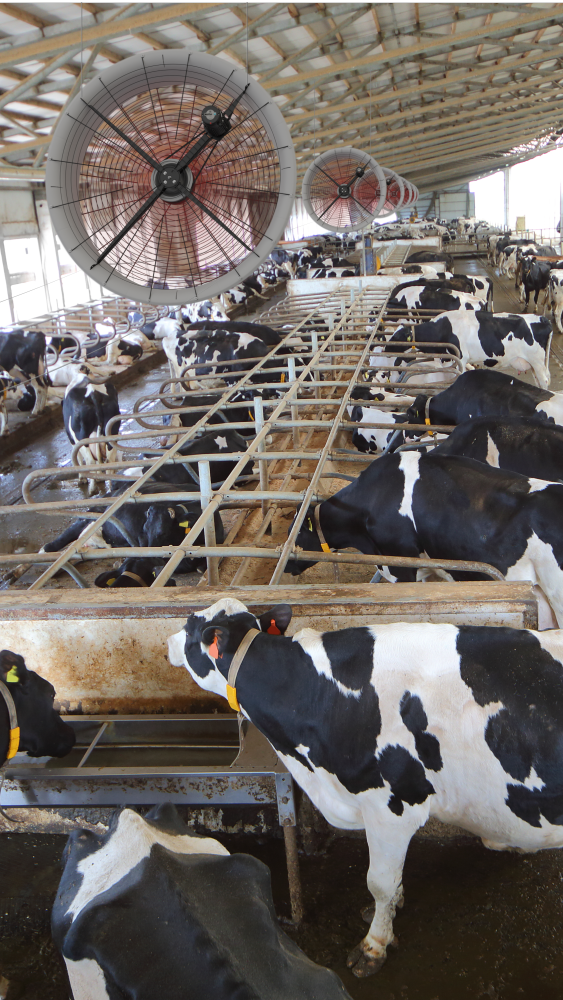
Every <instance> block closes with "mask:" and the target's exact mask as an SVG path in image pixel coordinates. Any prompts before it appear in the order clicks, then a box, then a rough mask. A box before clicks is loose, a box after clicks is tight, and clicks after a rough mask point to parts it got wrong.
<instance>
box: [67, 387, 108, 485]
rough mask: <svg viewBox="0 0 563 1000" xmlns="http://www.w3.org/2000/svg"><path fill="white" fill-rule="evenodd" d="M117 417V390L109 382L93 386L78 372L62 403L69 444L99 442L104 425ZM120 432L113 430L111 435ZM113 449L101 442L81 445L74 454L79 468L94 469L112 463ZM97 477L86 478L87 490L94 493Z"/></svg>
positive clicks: (98, 478) (98, 479)
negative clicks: (92, 439) (89, 467)
mask: <svg viewBox="0 0 563 1000" xmlns="http://www.w3.org/2000/svg"><path fill="white" fill-rule="evenodd" d="M118 415H119V400H118V398H117V390H116V388H115V386H114V385H112V383H111V382H99V383H97V384H96V385H94V384H93V383H92V382H90V381H89V380H88V376H87V375H84V374H82V373H81V372H79V373H78V374H77V377H76V379H75V380H74V381H72V382H71V383H70V385H69V386H68V387H67V390H66V392H65V395H64V399H63V420H64V424H65V431H66V433H67V437H68V439H69V441H70V443H71V444H73V445H74V444H77V443H78V441H83V440H85V439H87V438H99V437H101V436H102V435H103V434H105V429H106V424H107V422H108V420H110V419H111V417H116V416H118ZM118 430H119V425H117V426H116V427H115V431H114V433H117V432H118ZM113 451H114V449H113V448H108V446H107V445H106V444H105V443H103V442H95V443H93V444H91V445H88V444H84V445H82V446H81V447H80V448H79V450H78V452H77V460H78V464H79V465H85V466H88V465H96V464H100V463H102V462H111V461H112V457H111V456H112V454H113ZM100 481H101V482H103V479H101V478H100V474H99V473H98V475H97V477H88V490H89V492H90V494H91V493H93V492H94V490H95V489H96V485H97V483H98V482H100Z"/></svg>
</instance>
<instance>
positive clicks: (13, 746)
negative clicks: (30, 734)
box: [6, 726, 20, 760]
mask: <svg viewBox="0 0 563 1000" xmlns="http://www.w3.org/2000/svg"><path fill="white" fill-rule="evenodd" d="M19 746H20V727H19V726H18V727H17V728H16V729H10V742H9V743H8V753H7V755H6V760H11V759H12V757H15V756H16V754H17V752H18V750H19Z"/></svg>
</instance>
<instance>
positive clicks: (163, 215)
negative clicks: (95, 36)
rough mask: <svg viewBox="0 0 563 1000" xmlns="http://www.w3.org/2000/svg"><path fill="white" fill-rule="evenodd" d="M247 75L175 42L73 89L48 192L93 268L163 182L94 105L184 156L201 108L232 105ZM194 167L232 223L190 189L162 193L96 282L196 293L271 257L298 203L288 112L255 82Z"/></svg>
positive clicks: (142, 138) (86, 265)
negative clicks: (180, 194) (184, 193)
mask: <svg viewBox="0 0 563 1000" xmlns="http://www.w3.org/2000/svg"><path fill="white" fill-rule="evenodd" d="M116 70H117V72H116ZM247 82H249V81H248V78H247V76H246V73H244V72H243V71H242V70H237V69H233V67H232V66H231V65H230V64H229V63H227V62H225V61H224V60H221V59H217V58H214V57H211V56H205V55H202V54H197V55H196V56H194V55H188V54H181V55H180V54H178V52H176V51H174V50H170V51H165V52H158V53H148V54H145V55H143V56H133V57H131V58H130V59H127V60H125V61H124V62H122V63H120V64H118V65H117V66H114V67H112V68H111V70H108V71H107V72H105V73H103V74H102V75H101V76H100V77H98V78H97V79H96V80H94V81H92V83H90V84H88V86H87V87H86V88H84V91H83V93H82V95H79V96H78V97H77V98H75V100H74V101H73V102H72V104H71V106H70V107H69V109H68V113H67V114H66V115H65V116H63V121H62V122H61V125H60V126H58V128H57V131H56V133H55V137H54V139H53V141H52V146H51V157H50V161H49V166H48V176H47V191H48V198H49V205H50V208H51V213H52V216H53V221H54V224H55V228H56V229H57V232H58V233H59V236H60V237H61V240H62V242H63V244H64V245H65V247H66V249H67V250H68V251H69V253H70V254H71V256H73V258H74V259H75V260H76V261H77V263H79V264H80V266H81V267H82V268H83V269H84V270H86V271H90V270H91V268H92V265H93V264H94V265H95V261H96V260H97V257H98V256H99V254H100V253H101V252H102V251H103V250H104V249H105V248H106V247H107V246H108V244H109V243H110V242H111V240H112V239H113V238H114V237H115V236H116V234H117V233H118V232H119V231H120V230H121V229H122V228H123V227H124V226H125V224H126V223H127V222H129V220H130V219H131V218H132V217H133V215H134V214H135V213H136V212H137V210H138V209H139V208H140V207H141V206H142V205H143V204H144V202H146V200H147V199H148V198H149V197H150V196H151V195H152V194H153V191H154V189H155V187H156V185H157V182H156V179H155V170H154V168H153V167H152V166H151V164H150V163H149V162H147V161H146V160H145V159H143V157H142V156H141V155H140V154H139V153H138V152H137V151H135V149H134V148H132V147H131V146H130V145H129V144H128V143H127V142H126V141H125V140H124V139H123V138H121V137H120V136H119V134H118V133H117V132H115V131H114V129H113V128H112V125H110V124H107V123H106V122H104V121H103V120H102V119H101V118H100V117H99V116H98V115H97V114H96V111H95V110H91V109H90V108H89V107H88V106H87V105H88V104H89V105H92V106H93V108H95V109H97V110H99V111H101V112H102V113H103V114H104V115H105V117H106V118H107V119H109V121H110V122H111V123H112V124H113V125H116V126H117V127H118V128H119V129H121V131H122V132H124V133H125V134H126V135H128V136H129V137H130V138H131V139H133V140H134V141H135V142H136V143H137V145H138V146H139V147H140V148H141V149H142V150H144V151H145V152H146V153H147V154H149V155H150V156H151V157H152V158H153V160H156V161H157V162H158V163H159V164H162V163H164V162H165V161H167V160H170V161H172V162H174V161H176V162H177V161H178V160H179V159H181V157H182V156H183V155H184V153H185V152H186V151H187V150H189V149H191V148H192V146H193V145H194V142H195V141H197V139H198V138H199V137H200V136H201V135H202V134H204V130H203V126H202V118H201V112H202V110H203V109H204V108H205V107H207V106H209V105H215V106H217V107H219V108H221V110H222V111H225V110H226V109H227V107H228V106H229V104H230V103H231V101H232V100H233V98H235V97H238V96H239V95H240V94H241V92H242V91H243V90H244V87H245V86H246V85H247ZM85 102H87V103H85ZM292 168H293V169H292ZM190 172H191V175H190ZM187 176H188V177H189V179H190V184H191V191H192V192H193V194H194V195H196V196H197V198H198V199H199V200H200V201H201V202H202V203H203V204H204V205H205V206H206V207H207V208H208V209H209V210H210V211H211V212H212V213H213V214H214V215H215V216H216V217H217V218H218V219H219V220H221V222H223V223H224V225H226V226H227V227H228V228H229V230H230V231H231V232H230V233H229V232H226V231H225V229H224V228H223V227H222V226H221V225H220V224H219V223H218V222H217V221H216V220H214V219H212V218H211V217H210V216H209V215H208V214H207V213H206V212H205V211H204V210H203V209H202V208H200V207H199V206H198V205H197V204H195V203H194V202H193V201H191V200H190V199H189V198H180V200H178V201H172V200H164V199H162V198H158V200H156V201H155V202H154V203H153V205H152V206H151V207H150V208H149V209H148V210H147V211H146V213H145V214H144V215H143V217H142V218H141V219H140V220H139V221H138V222H137V223H136V224H135V225H134V226H133V228H132V229H131V230H130V232H128V233H127V234H126V235H124V236H123V238H122V239H121V240H120V242H119V243H118V244H117V246H116V247H115V248H114V249H113V250H111V251H110V253H109V254H108V255H107V257H106V258H105V260H104V261H103V262H101V263H100V264H97V265H95V266H94V269H93V271H92V277H94V278H95V280H96V281H99V282H100V283H102V284H107V285H108V286H109V287H111V288H112V289H113V290H114V291H117V292H118V294H129V295H132V297H135V294H136V297H138V298H141V300H143V301H153V302H158V301H161V302H171V301H172V302H176V301H177V302H182V301H183V302H188V301H194V300H195V299H197V298H202V297H207V296H210V295H213V294H216V293H217V292H218V291H223V290H225V289H226V288H228V287H229V286H230V285H231V284H232V283H233V281H234V282H235V283H238V282H239V281H240V280H242V278H244V277H247V276H248V275H249V274H251V273H252V271H254V270H255V268H256V267H257V266H258V264H259V263H260V262H261V261H262V260H264V259H265V258H266V257H267V256H268V254H269V252H270V250H271V249H273V247H274V246H275V244H276V242H277V239H279V237H280V236H281V234H282V232H283V229H284V227H285V224H286V222H287V218H288V217H289V212H290V210H291V206H292V203H293V194H294V183H295V155H294V152H293V146H292V144H291V139H290V137H289V132H288V130H287V126H286V125H285V122H284V120H283V117H282V115H281V113H280V112H279V110H278V109H277V108H276V106H275V105H273V104H272V103H271V102H270V101H269V98H268V95H267V94H266V92H265V91H264V90H263V89H262V88H261V87H260V86H259V85H258V84H256V83H255V81H253V80H250V87H249V89H248V90H247V92H246V93H245V94H244V96H243V97H242V98H241V100H240V102H239V103H238V105H237V107H236V108H235V110H234V113H233V115H232V118H231V131H230V132H228V133H227V135H225V136H223V137H222V138H221V139H219V140H218V141H215V140H213V141H212V142H211V143H210V144H209V145H207V146H206V147H205V148H204V149H203V150H202V151H201V152H200V154H199V155H198V156H197V157H196V158H195V159H194V160H193V161H192V162H191V163H190V164H189V170H188V173H187ZM192 178H193V182H192ZM237 237H238V239H237ZM240 241H242V242H240ZM243 244H246V246H244V245H243ZM231 272H234V274H233V276H232V277H229V276H230V275H231ZM131 286H134V287H133V289H131ZM202 286H203V288H202ZM135 289H136V292H135ZM159 290H160V293H159V294H157V293H158V292H159ZM163 293H164V294H163Z"/></svg>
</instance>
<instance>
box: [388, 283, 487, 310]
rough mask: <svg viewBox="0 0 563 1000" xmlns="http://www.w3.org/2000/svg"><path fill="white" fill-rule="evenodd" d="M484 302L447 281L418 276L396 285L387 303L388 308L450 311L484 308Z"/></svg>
mask: <svg viewBox="0 0 563 1000" xmlns="http://www.w3.org/2000/svg"><path fill="white" fill-rule="evenodd" d="M485 308H486V302H485V301H484V300H483V299H482V298H481V297H480V296H477V295H472V294H470V293H467V292H462V291H458V290H457V289H456V288H454V286H453V285H452V283H451V282H449V281H433V280H432V279H430V278H420V279H416V280H415V281H413V282H408V283H402V284H400V285H397V287H396V288H394V289H393V291H392V293H391V297H390V299H389V301H388V303H387V309H388V310H390V311H391V310H394V309H401V310H402V309H407V310H409V312H410V311H411V310H413V311H416V310H419V309H422V310H425V309H439V310H440V312H452V311H453V310H455V309H461V310H467V309H472V310H479V309H485Z"/></svg>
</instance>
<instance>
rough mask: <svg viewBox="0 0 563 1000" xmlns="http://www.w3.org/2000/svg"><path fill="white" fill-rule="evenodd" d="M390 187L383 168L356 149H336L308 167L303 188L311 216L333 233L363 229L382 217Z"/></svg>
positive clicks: (303, 194) (322, 154)
mask: <svg viewBox="0 0 563 1000" xmlns="http://www.w3.org/2000/svg"><path fill="white" fill-rule="evenodd" d="M386 191H387V185H386V182H385V174H384V173H383V168H382V167H380V166H379V164H378V163H377V162H376V160H374V159H373V157H371V156H370V155H369V153H365V152H363V151H362V150H361V149H355V148H354V147H353V146H336V147H335V148H334V149H330V150H328V151H327V152H325V153H321V154H320V155H319V156H317V157H316V159H315V160H313V162H312V163H311V165H310V166H309V168H308V170H307V172H306V174H305V176H304V178H303V185H302V189H301V195H302V198H303V204H304V206H305V209H306V211H307V213H308V214H309V215H310V217H311V218H312V219H313V220H314V221H315V222H316V223H317V224H318V225H319V226H321V228H322V229H328V231H329V232H331V233H346V232H350V231H351V230H357V229H363V228H364V227H365V226H367V225H369V223H370V222H371V221H372V219H374V218H375V216H376V215H379V213H380V212H381V210H382V208H383V206H384V204H385V195H386Z"/></svg>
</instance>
